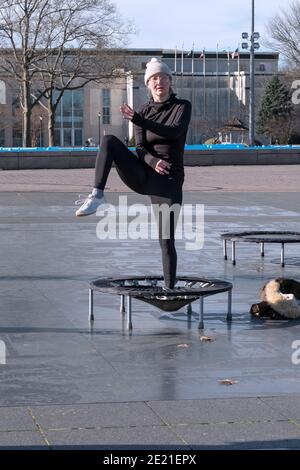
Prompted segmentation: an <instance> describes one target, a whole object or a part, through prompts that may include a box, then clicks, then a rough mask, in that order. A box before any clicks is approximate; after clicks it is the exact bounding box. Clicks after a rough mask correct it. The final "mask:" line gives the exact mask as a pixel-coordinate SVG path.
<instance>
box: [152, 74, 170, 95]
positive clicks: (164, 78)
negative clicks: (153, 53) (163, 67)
mask: <svg viewBox="0 0 300 470" xmlns="http://www.w3.org/2000/svg"><path fill="white" fill-rule="evenodd" d="M148 88H149V90H150V91H151V94H152V98H153V99H154V101H165V100H166V99H167V98H168V97H169V95H170V88H171V78H170V76H169V75H167V74H166V73H156V74H155V75H152V77H150V78H149V80H148Z"/></svg>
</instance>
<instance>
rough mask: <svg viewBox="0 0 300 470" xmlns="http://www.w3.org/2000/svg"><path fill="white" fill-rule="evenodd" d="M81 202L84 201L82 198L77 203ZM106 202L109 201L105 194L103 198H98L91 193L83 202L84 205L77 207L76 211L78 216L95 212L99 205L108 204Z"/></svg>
mask: <svg viewBox="0 0 300 470" xmlns="http://www.w3.org/2000/svg"><path fill="white" fill-rule="evenodd" d="M81 203H82V201H81V200H79V201H76V202H75V204H81ZM106 204H107V202H106V199H105V197H104V196H102V197H101V198H98V197H96V196H94V195H93V194H89V195H88V197H87V198H86V199H85V201H84V202H83V204H82V206H80V207H79V209H77V211H76V212H75V215H76V216H77V217H80V216H83V215H90V214H94V213H95V212H96V211H97V209H98V207H99V206H102V205H106Z"/></svg>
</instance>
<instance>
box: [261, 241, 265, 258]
mask: <svg viewBox="0 0 300 470" xmlns="http://www.w3.org/2000/svg"><path fill="white" fill-rule="evenodd" d="M260 256H261V257H262V258H263V257H264V256H265V244H264V242H261V244H260Z"/></svg>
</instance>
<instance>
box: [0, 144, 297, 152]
mask: <svg viewBox="0 0 300 470" xmlns="http://www.w3.org/2000/svg"><path fill="white" fill-rule="evenodd" d="M98 149H99V147H0V152H14V153H15V152H22V153H24V152H61V151H64V152H68V151H69V152H76V151H78V152H82V151H83V150H87V151H95V152H96V151H98ZM129 149H130V150H135V147H129ZM226 149H227V150H228V149H230V150H243V149H245V150H251V149H253V150H259V149H266V150H268V149H270V150H271V149H300V145H262V146H253V147H248V146H247V145H244V144H208V145H204V144H203V145H186V146H185V150H200V151H201V150H226Z"/></svg>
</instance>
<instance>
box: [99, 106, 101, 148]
mask: <svg viewBox="0 0 300 470" xmlns="http://www.w3.org/2000/svg"><path fill="white" fill-rule="evenodd" d="M98 132H99V136H98V141H99V147H100V144H101V113H100V111H99V113H98Z"/></svg>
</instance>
